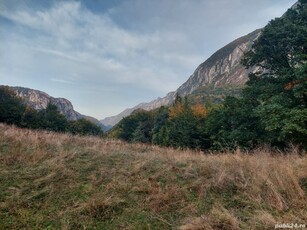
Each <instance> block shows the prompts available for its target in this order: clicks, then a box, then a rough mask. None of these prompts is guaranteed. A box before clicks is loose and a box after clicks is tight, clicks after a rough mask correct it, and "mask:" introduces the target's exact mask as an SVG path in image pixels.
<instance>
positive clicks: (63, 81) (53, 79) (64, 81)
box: [50, 78, 73, 84]
mask: <svg viewBox="0 0 307 230" xmlns="http://www.w3.org/2000/svg"><path fill="white" fill-rule="evenodd" d="M50 81H53V82H58V83H63V84H73V83H72V82H71V81H66V80H63V79H57V78H51V79H50Z"/></svg>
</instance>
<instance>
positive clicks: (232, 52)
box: [100, 29, 261, 126]
mask: <svg viewBox="0 0 307 230" xmlns="http://www.w3.org/2000/svg"><path fill="white" fill-rule="evenodd" d="M260 33H261V29H257V30H255V31H253V32H251V33H249V34H247V35H245V36H242V37H239V38H237V39H235V40H234V41H232V42H230V43H228V44H227V45H225V46H224V47H222V48H220V49H219V50H217V51H216V52H215V53H213V54H212V55H211V56H210V57H209V58H208V59H206V60H205V61H204V62H203V63H201V64H200V65H199V66H198V67H197V68H196V70H195V71H194V72H193V74H192V75H191V76H190V77H189V78H188V80H187V81H186V82H184V83H183V84H182V85H181V86H180V87H179V88H178V89H177V90H175V91H172V92H169V93H168V94H167V95H166V96H165V97H163V98H157V99H155V100H152V101H150V102H147V103H140V104H138V105H136V106H135V107H132V108H128V109H125V110H124V111H123V112H121V113H119V114H118V115H115V116H112V117H107V118H104V119H102V120H100V122H101V123H102V124H104V125H108V126H114V125H116V124H117V123H118V122H119V121H120V120H121V119H122V118H124V117H126V116H128V115H130V114H131V113H132V112H133V111H134V110H136V109H144V110H152V109H156V108H158V107H161V106H167V105H170V104H171V103H172V102H173V101H174V100H175V97H176V94H177V93H178V94H179V95H180V96H187V95H190V94H191V93H192V92H193V91H194V90H196V89H198V88H200V87H203V86H211V87H213V88H215V87H223V86H224V85H227V86H243V85H244V84H245V82H246V81H247V79H248V73H249V72H252V71H254V69H246V68H245V67H244V66H243V65H242V64H241V59H242V57H243V55H244V53H245V52H247V51H248V50H249V49H250V48H251V46H252V44H253V42H254V41H255V40H256V39H257V38H258V36H259V35H260Z"/></svg>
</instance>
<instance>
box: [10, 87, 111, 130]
mask: <svg viewBox="0 0 307 230" xmlns="http://www.w3.org/2000/svg"><path fill="white" fill-rule="evenodd" d="M10 88H11V89H12V90H13V91H14V92H15V94H16V96H18V97H20V98H22V99H23V100H24V102H25V104H26V105H28V106H30V107H32V108H34V109H36V110H42V109H46V107H47V105H48V103H51V104H53V105H55V106H56V107H57V108H58V111H59V112H60V113H61V114H63V115H64V116H65V117H66V118H67V119H68V120H71V121H75V120H78V119H81V118H85V119H86V120H88V121H90V122H92V123H94V124H96V125H98V126H100V127H102V128H103V129H105V128H106V127H104V126H103V125H102V124H101V123H100V121H98V120H97V119H96V118H93V117H90V116H85V115H82V114H80V113H78V112H77V111H75V110H74V107H73V105H72V103H71V102H70V101H69V100H67V99H65V98H54V97H52V96H50V95H48V94H47V93H45V92H42V91H39V90H35V89H29V88H24V87H10Z"/></svg>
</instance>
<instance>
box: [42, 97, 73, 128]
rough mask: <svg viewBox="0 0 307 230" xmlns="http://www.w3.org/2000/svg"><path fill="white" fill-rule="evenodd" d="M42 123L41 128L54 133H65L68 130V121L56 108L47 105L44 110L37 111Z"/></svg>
mask: <svg viewBox="0 0 307 230" xmlns="http://www.w3.org/2000/svg"><path fill="white" fill-rule="evenodd" d="M38 115H39V117H40V120H41V121H42V128H43V129H46V130H50V131H55V132H65V131H67V128H68V121H67V119H66V118H65V117H64V115H62V114H60V112H59V111H58V109H57V107H56V106H55V105H53V104H51V103H49V104H48V105H47V107H46V109H45V110H41V111H39V114H38Z"/></svg>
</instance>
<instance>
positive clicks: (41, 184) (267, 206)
mask: <svg viewBox="0 0 307 230" xmlns="http://www.w3.org/2000/svg"><path fill="white" fill-rule="evenodd" d="M306 194H307V157H306V154H303V155H299V154H297V151H296V150H295V149H293V150H291V151H289V153H288V154H287V155H282V154H272V153H271V152H270V151H268V150H265V149H259V150H255V151H254V152H252V153H248V154H247V153H241V152H240V151H237V152H236V153H233V154H232V153H228V154H225V153H224V154H214V155H211V154H203V153H200V152H193V151H179V150H175V149H171V148H159V147H156V146H148V145H142V144H127V143H124V142H121V141H117V140H106V139H99V138H95V137H77V136H70V135H66V134H55V133H47V132H40V131H30V130H23V129H19V128H16V127H12V126H6V125H3V124H0V229H6V228H7V229H85V228H87V229H93V228H94V229H95V228H96V229H182V230H183V229H184V230H187V229H273V228H274V225H275V224H277V223H300V224H303V223H307V207H306V203H307V199H306Z"/></svg>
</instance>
